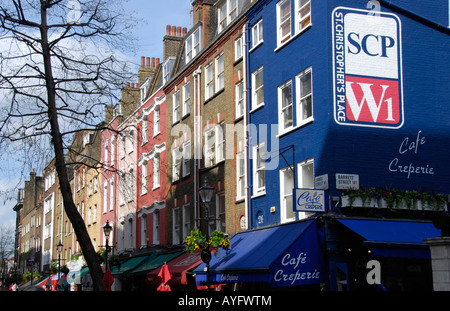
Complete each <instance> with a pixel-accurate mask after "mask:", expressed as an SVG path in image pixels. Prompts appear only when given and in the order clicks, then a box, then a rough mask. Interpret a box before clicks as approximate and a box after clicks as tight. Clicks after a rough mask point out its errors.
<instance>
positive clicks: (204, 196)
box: [198, 177, 214, 290]
mask: <svg viewBox="0 0 450 311" xmlns="http://www.w3.org/2000/svg"><path fill="white" fill-rule="evenodd" d="M198 192H199V194H200V198H201V200H202V203H203V204H204V206H205V217H204V218H203V219H204V220H206V241H208V240H209V221H210V220H211V217H210V216H209V203H211V199H212V196H213V194H214V187H210V186H209V184H208V180H207V179H206V177H205V180H204V181H203V186H202V187H200V189H198ZM201 258H202V261H203V262H204V263H206V283H207V286H208V290H210V289H209V288H210V282H211V281H210V275H209V262H210V261H211V251H210V250H209V248H207V249H205V250H203V251H202V253H201Z"/></svg>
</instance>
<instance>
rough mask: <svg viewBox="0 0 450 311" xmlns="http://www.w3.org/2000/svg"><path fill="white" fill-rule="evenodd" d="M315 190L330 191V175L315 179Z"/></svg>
mask: <svg viewBox="0 0 450 311" xmlns="http://www.w3.org/2000/svg"><path fill="white" fill-rule="evenodd" d="M314 189H321V190H328V174H325V175H320V176H317V177H316V178H314Z"/></svg>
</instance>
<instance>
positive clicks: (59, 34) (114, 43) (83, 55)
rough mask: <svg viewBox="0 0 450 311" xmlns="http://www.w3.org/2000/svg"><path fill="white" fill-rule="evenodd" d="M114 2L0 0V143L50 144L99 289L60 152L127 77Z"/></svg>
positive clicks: (121, 24)
mask: <svg viewBox="0 0 450 311" xmlns="http://www.w3.org/2000/svg"><path fill="white" fill-rule="evenodd" d="M5 2H7V3H6V4H5ZM120 5H121V1H115V0H87V1H86V0H69V1H67V0H64V1H63V0H40V1H34V0H33V1H29V0H22V1H21V0H9V1H3V2H2V3H1V4H0V40H1V41H0V42H1V43H0V46H2V47H3V48H2V50H1V57H0V76H1V81H0V107H1V110H0V118H1V119H0V148H4V147H6V146H7V145H11V144H12V143H15V142H18V143H22V144H23V145H25V146H27V148H34V146H35V144H39V145H40V148H41V149H40V150H45V149H46V147H47V149H50V148H49V147H50V146H52V148H51V149H53V152H54V157H55V161H56V170H57V173H58V178H59V183H60V189H61V193H62V196H63V202H64V208H65V211H66V213H67V216H68V218H69V220H70V221H71V223H72V225H73V228H74V231H75V233H76V235H77V239H78V242H79V244H80V247H81V249H82V251H83V254H84V257H85V260H86V263H87V264H88V266H89V270H90V272H91V276H92V279H93V282H94V289H95V290H103V284H102V275H103V274H102V270H101V267H100V264H99V263H98V261H97V256H96V253H95V249H94V247H93V245H92V243H91V240H90V237H89V235H88V232H87V230H86V226H85V223H84V221H83V219H82V217H81V216H80V214H79V213H78V211H77V209H76V206H75V204H74V202H73V196H72V191H71V187H70V183H69V177H68V174H67V170H66V165H67V163H66V160H65V154H66V151H67V146H68V145H69V141H70V139H71V136H72V135H71V134H73V133H74V132H76V131H78V130H81V129H93V130H99V127H98V126H97V125H98V124H99V123H100V122H101V121H102V120H101V119H102V116H103V109H104V106H105V104H111V103H115V102H117V101H118V96H117V95H120V94H119V92H118V90H119V89H120V88H121V86H123V84H124V82H125V81H129V79H130V75H129V74H128V73H129V72H130V69H129V68H128V66H127V63H126V62H125V61H123V60H121V59H125V58H123V57H120V56H119V55H120V52H122V51H123V50H120V49H118V48H122V49H126V48H128V47H132V46H133V44H132V42H131V40H132V39H131V38H126V34H127V29H128V28H129V27H131V26H132V25H130V23H129V22H130V21H131V20H132V19H131V18H127V17H126V16H123V10H121V7H120ZM7 100H8V101H7ZM69 134H70V135H69ZM31 146H33V147H31ZM3 150H4V149H3Z"/></svg>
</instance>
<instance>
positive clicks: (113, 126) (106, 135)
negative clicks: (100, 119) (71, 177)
mask: <svg viewBox="0 0 450 311" xmlns="http://www.w3.org/2000/svg"><path fill="white" fill-rule="evenodd" d="M119 122H120V118H119V116H116V117H115V118H113V119H112V120H111V122H110V123H109V124H108V126H107V128H108V129H105V130H103V131H102V143H101V159H102V163H103V168H101V170H102V171H101V176H102V178H101V181H100V183H99V185H98V188H99V189H98V191H100V192H101V194H102V199H101V202H102V203H101V212H100V213H101V217H100V224H101V227H102V228H103V226H104V225H105V224H106V222H107V221H108V222H109V224H110V225H111V226H112V227H113V230H112V231H111V235H110V237H109V244H108V245H110V246H111V245H115V244H116V241H117V234H116V232H117V217H116V210H117V204H116V199H115V197H116V193H117V177H118V174H117V165H118V163H117V149H118V148H117V146H118V138H119V135H117V129H118V126H119ZM102 231H103V230H102ZM101 236H102V239H101V241H100V243H101V246H104V245H105V244H106V241H105V236H104V235H103V232H102V233H101Z"/></svg>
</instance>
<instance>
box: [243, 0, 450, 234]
mask: <svg viewBox="0 0 450 311" xmlns="http://www.w3.org/2000/svg"><path fill="white" fill-rule="evenodd" d="M448 6H449V4H448V1H446V0H439V1H433V2H432V3H429V2H427V3H426V4H425V3H424V2H421V3H415V2H414V3H412V2H411V1H404V0H398V1H350V0H348V1H338V0H335V1H333V0H327V1H313V0H311V1H306V0H303V1H294V0H284V1H264V0H263V1H259V3H258V4H257V5H256V6H255V7H253V8H252V10H251V11H250V12H249V14H248V19H249V22H248V42H247V47H248V73H247V74H248V81H249V83H248V88H249V89H248V107H249V111H248V123H249V124H250V129H251V131H250V136H249V156H250V159H249V175H250V176H249V180H250V182H249V186H250V188H249V192H250V196H251V200H250V205H249V206H250V207H249V210H250V211H249V218H250V219H249V225H250V227H251V228H257V227H263V226H268V225H274V224H279V223H285V222H290V221H293V220H299V219H303V218H305V217H308V216H311V214H309V213H301V212H300V213H294V212H293V210H292V206H293V200H294V198H293V195H292V188H318V187H319V188H321V189H327V192H328V194H329V198H330V203H331V204H330V206H331V209H332V210H333V211H335V209H336V210H337V212H341V213H344V214H345V210H344V207H345V206H343V205H342V202H341V196H342V195H343V192H344V191H345V188H359V189H360V190H362V189H369V188H377V189H381V188H383V189H386V191H392V190H393V189H400V190H408V191H417V192H422V191H425V192H427V193H430V194H433V193H443V194H447V193H449V192H450V174H449V173H450V165H449V162H448V159H449V158H450V150H449V148H448V147H447V145H448V142H449V141H450V140H449V136H450V119H449V116H450V107H449V105H448V98H449V95H450V94H449V89H448V87H446V86H449V85H450V75H448V70H449V68H450V63H449V56H450V40H449V29H448V27H447V26H448V23H449V13H448V12H449V10H448ZM263 159H264V161H263ZM315 183H316V184H315ZM343 210H344V211H343ZM364 211H366V210H364ZM408 212H410V214H405V213H403V214H401V217H403V218H405V217H406V218H409V216H410V215H412V218H417V217H419V218H420V216H418V215H417V213H416V211H408ZM363 213H365V212H363ZM415 213H416V214H415ZM422 214H423V213H421V215H422ZM388 216H389V217H390V216H392V217H398V216H399V214H398V213H397V214H396V215H388Z"/></svg>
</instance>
